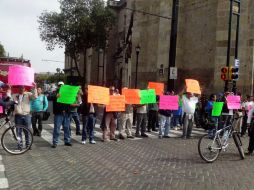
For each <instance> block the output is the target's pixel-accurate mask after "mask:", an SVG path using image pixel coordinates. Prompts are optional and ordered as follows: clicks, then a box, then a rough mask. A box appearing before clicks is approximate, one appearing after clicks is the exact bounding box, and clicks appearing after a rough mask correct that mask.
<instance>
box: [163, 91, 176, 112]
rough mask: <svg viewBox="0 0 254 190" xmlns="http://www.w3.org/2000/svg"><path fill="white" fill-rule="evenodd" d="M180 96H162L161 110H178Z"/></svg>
mask: <svg viewBox="0 0 254 190" xmlns="http://www.w3.org/2000/svg"><path fill="white" fill-rule="evenodd" d="M178 107H179V102H178V96H164V95H163V96H160V102H159V109H162V110H178Z"/></svg>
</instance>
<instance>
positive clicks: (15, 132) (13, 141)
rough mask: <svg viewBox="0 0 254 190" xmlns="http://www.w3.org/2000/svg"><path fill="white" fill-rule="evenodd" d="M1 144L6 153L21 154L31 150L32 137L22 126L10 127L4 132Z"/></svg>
mask: <svg viewBox="0 0 254 190" xmlns="http://www.w3.org/2000/svg"><path fill="white" fill-rule="evenodd" d="M1 143H2V146H3V148H4V150H5V151H6V152H8V153H10V154H14V155H17V154H23V153H25V152H26V151H28V150H29V149H30V148H31V146H32V144H33V135H32V132H31V131H30V130H29V129H28V128H26V127H24V126H20V125H17V126H12V127H10V128H8V129H6V130H5V131H4V133H3V135H2V138H1Z"/></svg>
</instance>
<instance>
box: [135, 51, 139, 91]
mask: <svg viewBox="0 0 254 190" xmlns="http://www.w3.org/2000/svg"><path fill="white" fill-rule="evenodd" d="M136 54H137V59H136V78H135V88H137V86H138V85H137V83H138V55H139V52H138V51H137V52H136Z"/></svg>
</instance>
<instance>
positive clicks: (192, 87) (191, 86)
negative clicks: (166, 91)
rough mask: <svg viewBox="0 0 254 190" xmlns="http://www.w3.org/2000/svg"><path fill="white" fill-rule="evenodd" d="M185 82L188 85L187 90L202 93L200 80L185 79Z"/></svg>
mask: <svg viewBox="0 0 254 190" xmlns="http://www.w3.org/2000/svg"><path fill="white" fill-rule="evenodd" d="M185 83H186V86H187V90H186V91H187V92H191V93H195V94H201V90H200V86H199V82H198V81H197V80H193V79H185Z"/></svg>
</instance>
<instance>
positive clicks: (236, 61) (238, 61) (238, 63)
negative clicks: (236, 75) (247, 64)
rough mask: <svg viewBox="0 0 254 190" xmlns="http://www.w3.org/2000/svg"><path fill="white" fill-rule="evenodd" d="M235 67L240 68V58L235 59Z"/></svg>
mask: <svg viewBox="0 0 254 190" xmlns="http://www.w3.org/2000/svg"><path fill="white" fill-rule="evenodd" d="M235 67H237V68H239V67H240V60H239V59H235Z"/></svg>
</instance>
